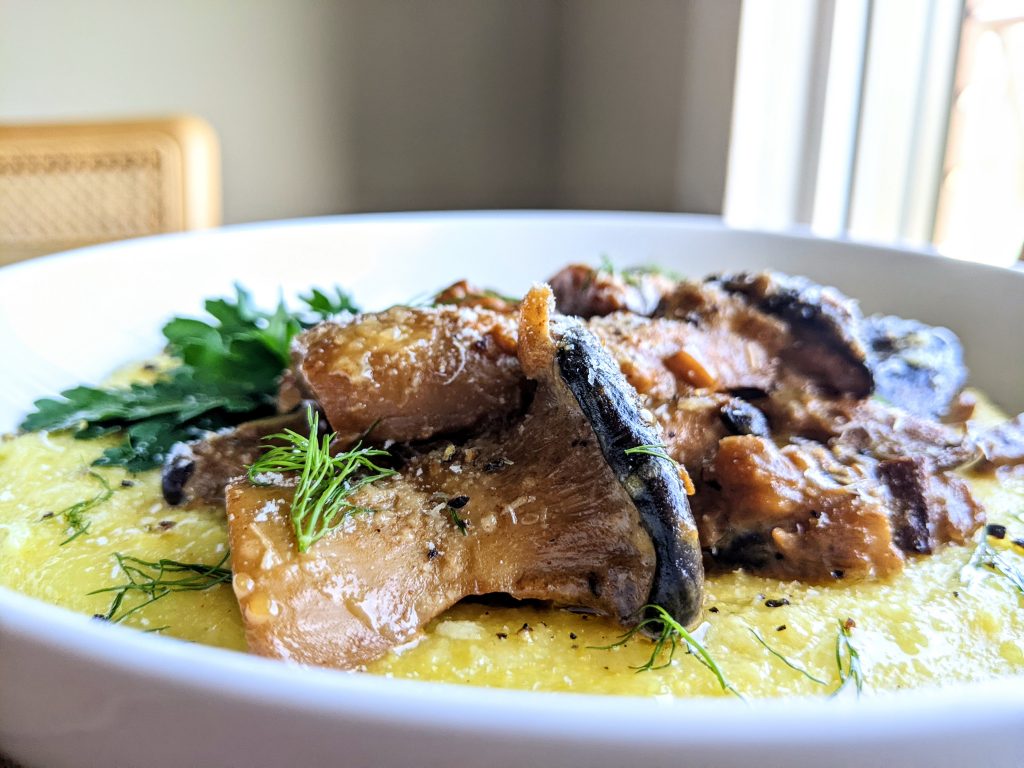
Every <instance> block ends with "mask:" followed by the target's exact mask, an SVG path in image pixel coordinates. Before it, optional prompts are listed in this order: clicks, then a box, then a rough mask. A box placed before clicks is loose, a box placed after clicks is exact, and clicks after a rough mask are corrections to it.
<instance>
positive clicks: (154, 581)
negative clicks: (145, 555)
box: [89, 552, 231, 631]
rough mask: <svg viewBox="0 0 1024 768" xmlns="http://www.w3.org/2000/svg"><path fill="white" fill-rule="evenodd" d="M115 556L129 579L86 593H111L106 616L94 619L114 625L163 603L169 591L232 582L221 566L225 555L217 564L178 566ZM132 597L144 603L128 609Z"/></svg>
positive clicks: (173, 562) (194, 589)
mask: <svg viewBox="0 0 1024 768" xmlns="http://www.w3.org/2000/svg"><path fill="white" fill-rule="evenodd" d="M114 557H115V558H117V564H118V567H120V569H121V572H122V573H123V574H124V575H125V577H126V578H127V579H128V580H127V581H126V582H125V583H123V584H117V585H115V586H113V587H104V588H103V589H96V590H93V591H92V592H90V593H89V594H90V595H99V594H104V593H108V592H109V593H113V595H114V598H113V600H112V601H111V603H110V608H108V609H107V612H106V613H102V614H96V618H97V619H103V620H104V621H110V622H112V623H114V624H120V623H121V622H123V621H124V620H125V619H127V618H128V617H129V616H131V615H133V614H135V613H138V612H139V611H141V610H142V609H143V608H145V607H146V606H147V605H151V604H153V603H155V602H156V601H157V600H162V599H163V598H165V597H167V596H168V595H169V594H171V593H172V592H201V591H203V590H207V589H211V588H212V587H215V586H217V585H218V584H227V583H229V582H230V581H231V570H230V569H229V568H224V567H223V565H224V563H225V562H227V559H228V557H230V555H229V554H228V553H225V554H224V557H222V558H221V559H220V562H219V563H217V564H216V565H205V564H203V563H180V562H178V561H177V560H166V559H163V560H157V561H156V562H150V561H148V560H141V559H139V558H137V557H131V556H129V555H122V554H121V553H120V552H115V553H114ZM132 594H138V595H141V596H142V597H143V600H142V602H139V603H136V604H135V605H133V606H131V607H130V608H129V607H126V606H125V604H124V601H125V598H127V597H128V596H129V595H132ZM159 629H160V630H162V629H166V627H160V628H159ZM153 631H159V630H153Z"/></svg>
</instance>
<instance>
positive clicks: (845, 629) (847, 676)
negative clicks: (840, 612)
mask: <svg viewBox="0 0 1024 768" xmlns="http://www.w3.org/2000/svg"><path fill="white" fill-rule="evenodd" d="M854 626H856V625H855V624H854V623H853V621H852V620H851V619H847V620H846V621H840V622H839V632H838V633H837V634H836V670H837V671H838V673H839V685H838V686H837V687H836V689H835V690H834V691H832V695H833V696H837V695H838V694H839V693H840V691H842V690H843V689H844V688H845V687H846V686H847V684H848V683H849V682H850V681H851V680H852V681H853V684H854V687H856V689H857V695H858V696H860V695H861V693H862V692H863V691H864V668H863V666H862V665H861V661H860V652H859V651H858V650H857V648H856V646H855V645H854V644H853V643H852V642H851V637H852V635H851V633H850V630H851V629H852V628H853V627H854Z"/></svg>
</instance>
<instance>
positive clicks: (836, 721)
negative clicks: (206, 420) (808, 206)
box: [0, 213, 1024, 768]
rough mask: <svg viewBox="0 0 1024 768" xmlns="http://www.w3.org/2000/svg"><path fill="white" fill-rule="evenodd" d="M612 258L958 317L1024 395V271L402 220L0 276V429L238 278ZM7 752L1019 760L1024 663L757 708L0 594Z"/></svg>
mask: <svg viewBox="0 0 1024 768" xmlns="http://www.w3.org/2000/svg"><path fill="white" fill-rule="evenodd" d="M602 254H606V255H608V256H610V257H611V258H612V259H613V261H615V263H616V264H619V265H630V264H639V263H651V262H654V263H659V264H662V265H665V266H667V267H670V268H672V269H675V270H677V271H680V272H683V273H685V274H690V275H695V276H697V275H704V274H705V273H708V272H713V271H720V270H732V269H736V268H755V269H756V268H761V267H771V268H774V269H779V270H783V271H786V272H791V273H795V274H805V275H808V276H810V277H812V278H815V279H817V280H819V281H822V282H825V283H829V284H832V285H836V286H838V287H839V288H841V289H842V290H844V291H845V292H847V293H849V294H850V295H852V296H855V297H858V298H859V299H861V302H862V304H863V306H864V307H865V309H866V310H867V311H887V312H893V313H897V314H901V315H904V316H907V317H913V318H917V319H920V320H924V321H926V322H930V323H939V324H944V325H947V326H949V327H950V328H952V329H953V330H955V331H956V332H957V333H958V334H959V335H960V337H961V339H962V340H963V341H964V345H965V347H966V350H967V361H968V364H969V365H970V367H971V383H972V384H974V385H976V386H979V387H981V388H983V389H985V390H987V391H988V392H989V393H991V394H992V395H993V396H994V397H995V398H996V400H997V401H999V402H1000V403H1001V404H1002V405H1003V406H1004V407H1005V408H1007V409H1008V410H1011V411H1019V410H1024V333H1022V329H1024V302H1022V301H1021V297H1022V296H1024V274H1021V273H1017V272H1012V271H1009V270H1001V269H996V268H990V267H980V266H974V265H970V264H965V263H960V262H955V261H947V260H944V259H941V258H939V257H934V256H929V255H923V254H915V253H908V252H904V251H899V250H895V249H887V248H876V247H868V246H863V245H855V244H851V243H845V242H833V241H822V240H816V239H811V238H804V237H795V236H781V235H768V234H759V233H750V232H738V231H731V230H728V229H725V228H724V227H722V226H721V224H720V223H718V222H717V220H715V219H707V218H701V217H691V216H677V215H667V214H623V213H615V214H606V213H593V214H588V213H469V214H465V213H455V214H397V215H368V216H351V217H340V218H333V219H319V220H312V221H301V222H291V223H282V224H266V225H257V226H246V227H236V228H229V229H225V230H219V231H211V232H203V233H196V234H187V235H180V236H168V237H158V238H149V239H143V240H135V241H129V242H123V243H117V244H112V245H105V246H98V247H94V248H86V249H82V250H79V251H73V252H70V253H67V254H61V255H58V256H53V257H49V258H45V259H39V260H36V261H33V262H29V263H25V264H21V265H17V266H13V267H7V268H4V269H2V270H0V360H2V361H3V371H4V375H3V392H2V393H0V431H3V430H8V429H13V428H14V427H15V425H16V424H17V422H18V421H19V419H20V418H21V416H22V415H23V414H24V413H25V411H27V410H28V408H29V407H30V405H31V401H32V400H33V399H34V398H36V397H38V396H40V395H42V394H46V393H52V392H55V391H57V390H59V389H61V388H64V387H67V386H70V385H74V384H76V383H79V382H89V381H97V380H100V379H102V378H103V377H104V376H105V375H106V374H108V373H109V372H110V371H111V370H112V369H113V368H115V367H116V366H118V365H119V364H121V363H123V362H125V361H129V360H132V359H137V358H141V357H145V356H147V355H149V354H151V353H153V352H154V351H155V350H157V349H158V348H159V346H160V336H159V328H160V325H161V322H162V321H163V320H164V319H166V318H167V317H168V316H170V315H172V314H193V313H194V314H198V313H199V312H200V309H201V303H202V300H203V299H204V298H206V297H208V296H213V295H220V294H225V293H227V292H228V291H230V290H231V284H232V283H233V282H235V281H239V282H241V283H243V284H244V285H246V286H247V287H250V288H251V289H253V291H254V293H255V294H256V297H257V299H258V300H259V301H261V302H262V303H264V304H266V303H269V302H271V301H274V300H275V299H276V294H277V292H278V290H279V289H283V290H284V292H285V294H286V295H291V294H294V293H296V292H299V291H302V290H304V289H306V288H308V287H309V286H310V285H321V286H323V285H331V284H334V283H338V284H341V285H343V286H345V287H347V288H349V289H350V290H352V291H353V292H354V294H355V296H356V298H357V299H358V300H359V301H360V302H361V303H362V304H363V305H364V306H367V307H370V308H374V307H381V306H386V305H389V304H392V303H396V302H402V301H408V300H409V299H411V298H413V297H414V296H417V295H423V294H425V293H427V292H429V291H431V290H433V289H435V288H438V287H441V286H443V285H445V284H446V283H448V282H451V281H453V280H455V279H458V278H462V277H468V278H470V279H472V280H473V281H474V282H477V283H480V284H483V285H485V286H487V285H492V286H495V287H498V288H501V289H502V290H504V291H506V292H509V293H513V292H517V291H521V290H523V289H525V288H526V287H527V286H528V285H529V284H530V283H531V282H532V281H534V280H537V279H542V278H544V277H545V276H547V275H549V274H551V273H552V272H553V271H554V270H555V269H556V268H557V267H559V266H561V265H562V264H564V263H566V262H569V261H574V260H584V261H589V262H596V260H597V259H598V258H600V256H601V255H602ZM0 567H3V564H2V563H0ZM0 751H4V752H6V753H8V754H9V755H10V756H11V757H13V758H15V759H18V760H22V761H24V762H25V763H26V764H27V765H39V766H47V767H48V768H60V766H76V767H77V768H86V767H87V766H94V765H95V766H104V767H107V766H114V765H117V766H134V765H145V766H147V768H163V767H164V766H167V767H168V768H171V767H173V768H180V767H181V766H234V765H237V766H245V767H246V768H258V767H260V766H283V765H328V764H331V765H367V766H370V765H372V766H377V767H378V768H383V767H385V766H406V765H417V766H435V765H436V766H487V768H499V766H524V765H541V764H544V765H551V766H556V765H566V766H577V765H578V766H588V768H596V767H598V766H616V765H627V764H629V765H644V766H658V765H666V766H667V765H715V766H720V767H722V768H727V767H728V766H745V765H757V766H759V768H769V766H790V767H791V766H819V765H829V766H866V765H877V764H882V762H883V761H884V763H885V764H886V765H887V766H888V767H889V768H896V767H897V766H946V765H948V766H954V765H957V766H965V765H977V764H980V763H981V762H982V761H983V762H984V764H985V765H986V766H1020V765H1022V764H1024V678H1021V677H1015V678H1005V679H1002V680H997V681H993V682H989V683H985V684H975V685H957V686H949V687H944V688H930V689H920V690H913V691H906V692H901V693H898V694H884V695H878V696H872V697H868V698H865V699H862V700H860V701H822V700H818V699H814V700H809V699H801V700H776V701H756V702H752V703H749V704H745V703H743V702H740V701H737V700H733V699H722V700H707V699H701V700H671V701H670V700H661V699H659V700H653V699H640V698H625V697H624V698H609V697H596V696H580V695H570V694H541V693H526V692H517V691H501V690H491V689H482V688H472V687H463V686H456V685H444V684H435V683H420V682H410V681H400V680H389V679H384V678H379V677H373V676H368V675H358V674H345V673H340V672H333V671H324V670H315V669H301V668H294V667H289V666H285V665H283V664H280V663H277V662H273V661H268V660H265V659H261V658H257V657H252V656H247V655H244V654H238V653H231V652H228V651H222V650H218V649H215V648H206V647H201V646H196V645H191V644H188V643H183V642H179V641H176V640H173V639H170V638H162V637H155V636H152V635H145V634H141V633H139V632H135V631H132V630H129V629H125V628H122V627H118V626H110V625H107V624H104V623H101V622H95V621H91V620H90V619H89V618H87V617H85V616H80V615H76V614H73V613H70V612H68V611H65V610H62V609H60V608H56V607H53V606H50V605H46V604H43V603H41V602H38V601H35V600H32V599H28V598H26V597H23V596H21V595H17V594H14V593H12V592H10V591H6V590H3V589H0Z"/></svg>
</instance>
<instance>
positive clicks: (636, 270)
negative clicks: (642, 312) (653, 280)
mask: <svg viewBox="0 0 1024 768" xmlns="http://www.w3.org/2000/svg"><path fill="white" fill-rule="evenodd" d="M620 274H621V275H622V280H623V282H625V283H626V285H631V286H633V287H634V288H640V287H641V285H642V281H643V278H644V277H647V276H657V275H660V276H662V277H665V278H666V279H668V280H675V281H676V282H679V281H680V280H682V279H683V276H682V275H680V274H679V273H678V272H674V271H673V270H671V269H665V268H664V267H659V266H658V265H657V264H643V265H641V266H638V267H626V268H625V269H623V270H622V271H621V273H620Z"/></svg>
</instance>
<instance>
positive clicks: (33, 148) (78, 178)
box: [0, 116, 221, 265]
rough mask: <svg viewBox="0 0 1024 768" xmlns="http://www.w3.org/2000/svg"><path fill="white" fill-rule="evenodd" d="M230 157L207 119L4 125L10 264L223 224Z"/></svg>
mask: <svg viewBox="0 0 1024 768" xmlns="http://www.w3.org/2000/svg"><path fill="white" fill-rule="evenodd" d="M220 211H221V189H220V150H219V146H218V142H217V136H216V133H214V131H213V128H211V127H210V125H209V124H208V123H207V122H206V121H204V120H202V119H200V118H197V117H188V116H185V117H174V118H168V119H163V120H146V121H124V122H103V123H76V124H48V125H0V265H4V264H9V263H11V262H15V261H20V260H22V259H26V258H31V257H33V256H39V255H41V254H44V253H53V252H55V251H61V250H66V249H68V248H75V247H78V246H81V245H89V244H92V243H100V242H106V241H109V240H120V239H123V238H128V237H139V236H142V235H153V234H159V233H162V232H181V231H184V230H188V229H199V228H203V227H212V226H217V225H218V224H220Z"/></svg>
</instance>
